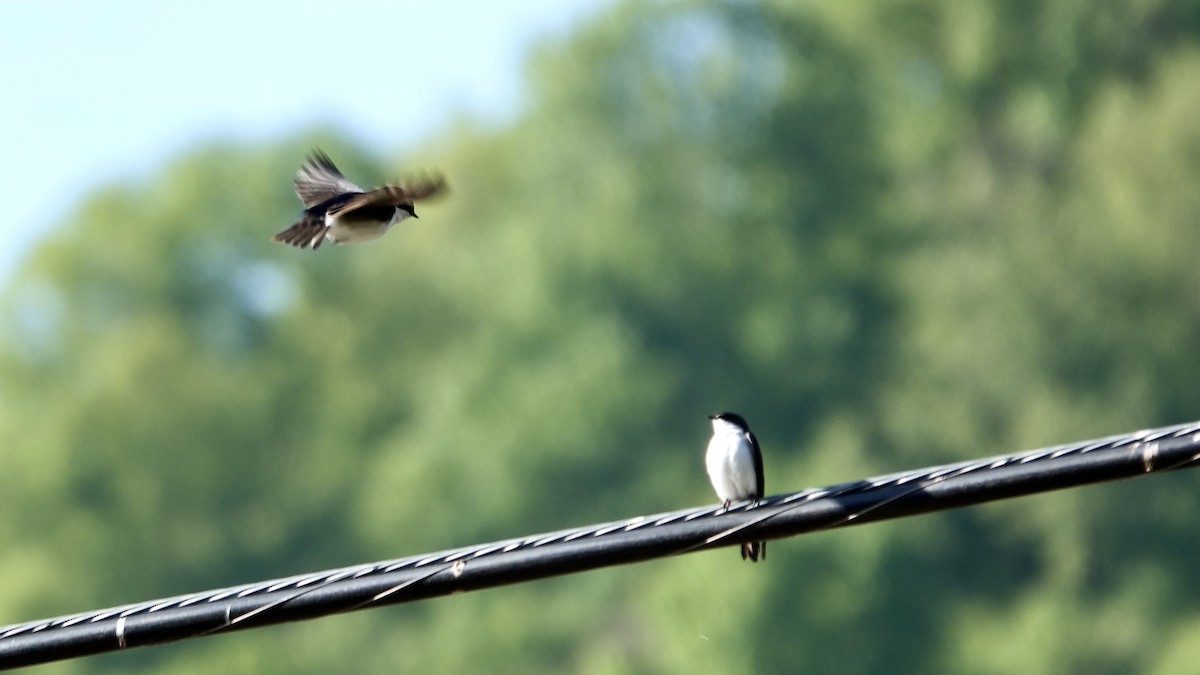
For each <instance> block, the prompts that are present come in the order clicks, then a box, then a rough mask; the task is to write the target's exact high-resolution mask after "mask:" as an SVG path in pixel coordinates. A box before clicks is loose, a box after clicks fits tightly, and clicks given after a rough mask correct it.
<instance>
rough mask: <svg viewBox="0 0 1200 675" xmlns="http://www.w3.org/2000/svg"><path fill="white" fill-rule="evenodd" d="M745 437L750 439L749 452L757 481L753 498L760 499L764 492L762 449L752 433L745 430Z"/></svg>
mask: <svg viewBox="0 0 1200 675" xmlns="http://www.w3.org/2000/svg"><path fill="white" fill-rule="evenodd" d="M746 438H748V439H750V454H751V455H753V456H754V476H755V479H756V480H757V481H758V484H757V485H756V486H755V488H756V489H755V492H754V498H755V499H762V498H763V494H764V492H763V489H764V488H765V487H766V486H765V484H764V481H763V462H762V450H761V449H759V447H758V439H757V438H755V437H754V434H753V433H751V432H749V431H747V432H746Z"/></svg>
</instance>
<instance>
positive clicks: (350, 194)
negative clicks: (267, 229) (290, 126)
mask: <svg viewBox="0 0 1200 675" xmlns="http://www.w3.org/2000/svg"><path fill="white" fill-rule="evenodd" d="M444 187H445V181H443V180H442V179H441V177H436V178H427V179H425V180H422V181H420V182H416V183H414V184H412V185H405V186H399V185H384V186H383V187H379V188H375V189H374V190H366V191H364V190H363V189H362V188H360V187H358V186H357V185H355V184H354V183H351V182H350V181H348V180H346V177H345V176H343V175H342V172H341V171H338V168H337V167H336V166H334V165H333V162H332V161H330V159H329V156H328V155H326V154H325V153H323V152H321V151H320V150H314V151H313V153H312V155H311V156H310V157H309V158H308V161H307V162H305V163H304V165H303V166H301V167H300V170H299V171H298V172H296V196H297V197H299V198H300V201H301V202H304V215H302V216H301V217H300V220H298V221H296V223H295V224H294V225H292V226H291V227H289V228H288V229H286V230H284V231H283V232H280V233H279V234H277V235H275V236H274V237H271V241H279V242H283V243H285V244H291V245H292V246H299V247H300V248H307V247H311V248H313V249H314V250H315V249H317V248H319V247H320V246H321V242H323V241H325V240H326V239H328V240H329V241H331V242H333V243H335V244H349V243H352V242H357V241H368V240H370V239H375V238H377V237H381V236H383V234H384V233H385V232H387V231H388V230H389V229H390V228H391V227H392V225H395V224H396V223H398V222H400V221H401V220H404V219H405V218H408V217H409V216H412V217H413V218H416V217H417V212H416V211H415V210H414V209H413V202H414V201H416V200H418V199H424V198H426V197H430V196H433V195H435V194H437V193H438V192H440V191H441V190H442V188H444Z"/></svg>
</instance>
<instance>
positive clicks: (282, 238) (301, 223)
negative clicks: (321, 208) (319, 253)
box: [271, 215, 329, 251]
mask: <svg viewBox="0 0 1200 675" xmlns="http://www.w3.org/2000/svg"><path fill="white" fill-rule="evenodd" d="M328 230H329V227H327V226H326V225H325V218H324V217H314V216H308V215H306V216H304V217H303V218H301V219H300V220H298V221H296V223H295V224H294V225H292V226H291V227H289V228H288V229H286V230H284V231H282V232H280V233H279V234H277V235H275V236H274V237H271V241H278V242H280V243H284V244H291V245H292V246H299V247H300V248H311V249H313V250H314V251H315V250H316V249H317V248H318V247H320V246H321V242H323V241H325V233H326V232H327V231H328Z"/></svg>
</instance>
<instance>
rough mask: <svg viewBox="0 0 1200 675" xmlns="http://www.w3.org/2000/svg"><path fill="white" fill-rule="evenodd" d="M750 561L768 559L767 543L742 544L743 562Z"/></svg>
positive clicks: (751, 542)
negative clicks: (747, 559)
mask: <svg viewBox="0 0 1200 675" xmlns="http://www.w3.org/2000/svg"><path fill="white" fill-rule="evenodd" d="M746 558H749V559H750V562H758V560H759V558H762V559H763V560H766V559H767V542H765V541H749V542H746V543H745V544H742V560H745V559H746Z"/></svg>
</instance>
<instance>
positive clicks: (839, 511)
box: [0, 422, 1200, 668]
mask: <svg viewBox="0 0 1200 675" xmlns="http://www.w3.org/2000/svg"><path fill="white" fill-rule="evenodd" d="M1197 464H1200V422H1193V423H1190V424H1183V425H1178V426H1173V427H1163V428H1159V429H1151V430H1144V431H1138V432H1134V433H1131V434H1125V435H1121V436H1111V437H1109V438H1103V439H1098V440H1092V441H1084V442H1080V443H1073V444H1069V445H1061V446H1055V447H1052V448H1044V449H1041V450H1033V451H1030V452H1024V453H1019V454H1013V455H1003V456H997V457H991V458H986V459H979V460H974V461H969V462H960V463H956V464H948V465H942V466H935V467H930V468H926V469H920V470H915V471H905V472H901V473H895V474H890V475H887V476H881V477H877V478H869V479H864V480H859V481H854V482H850V483H843V484H840V485H834V486H830V487H825V488H814V489H808V490H803V491H800V492H793V493H790V494H782V495H775V496H773V497H768V498H766V499H764V500H762V501H761V502H760V503H759V504H757V505H754V504H750V503H747V502H743V503H740V504H735V505H734V506H733V507H731V508H730V509H729V510H728V511H724V510H723V509H721V508H720V507H719V506H706V507H701V508H691V509H684V510H681V511H672V512H669V513H660V514H657V515H651V516H642V517H638V518H632V519H629V520H621V521H616V522H611V523H604V524H601V525H592V526H588V527H579V528H574V529H569V530H561V531H559V532H551V533H548V534H539V535H532V536H528V537H522V538H518V539H509V540H506V541H500V542H493V543H488V544H480V545H476V546H469V547H466V548H459V549H453V550H449V551H441V552H438V553H430V554H426V555H418V556H412V557H408V558H400V559H397V560H390V561H384V562H378V563H370V564H363V565H356V566H353V567H345V568H341V569H335V570H328V571H324V572H317V573H313V574H303V575H299V576H293V577H287V578H284V579H275V580H271V581H264V582H260V583H255V584H247V585H243V586H235V587H232V588H225V589H219V590H212V591H205V592H202V593H193V594H190V595H180V596H176V597H173V598H166V599H162V600H153V601H149V602H142V603H137V604H132V605H124V606H121V607H113V608H109V609H103V610H96V611H91V612H84V613H81V614H73V615H69V616H63V617H58V618H54V619H44V620H40V621H31V622H28V623H21V624H14V625H11V626H4V627H0V668H13V667H17V666H25V665H31V664H35V663H45V662H49V661H55V660H60V659H67V658H73V657H78V656H85V655H89V654H98V653H102V652H109V651H115V650H118V649H126V648H129V647H141V646H145V645H151V644H156V643H161V642H168V641H172V640H181V639H184V638H189V637H199V636H203V635H211V634H214V633H221V632H226V631H230V630H238V629H244V628H253V627H257V626H265V625H269V624H274V623H282V622H285V621H298V620H302V619H311V618H315V617H318V616H325V615H329V614H334V613H338V612H346V611H351V610H356V609H365V608H368V607H376V606H380V605H386V604H393V603H400V602H410V601H413V600H421V599H425V598H431V597H437V596H442V595H448V594H450V593H455V592H459V591H470V590H476V589H481V588H489V587H492V586H500V585H504V584H513V583H519V582H522V581H529V580H533V579H542V578H545V577H550V576H556V575H561V574H570V573H572V572H580V571H584V570H589V569H596V568H600V567H607V566H611V565H620V564H626V563H632V562H640V561H644V560H650V559H653V558H659V557H664V556H669V555H676V554H681V553H689V552H692V551H698V550H704V549H709V548H716V547H721V546H732V545H735V544H740V543H742V542H746V541H758V540H762V539H776V538H781V537H788V536H794V535H797V534H802V533H805V532H812V531H815V530H824V529H830V528H834V527H842V526H846V525H854V524H860V523H868V522H874V521H878V520H886V519H890V518H899V517H904V516H910V515H915V514H919V513H927V512H930V511H938V510H943V509H950V508H957V507H961V506H968V505H972V504H979V503H983V502H988V501H993V500H997V499H1005V498H1010V497H1016V496H1020V495H1027V494H1033V493H1038V492H1045V491H1049V490H1055V489H1060V488H1065V487H1072V486H1077V485H1084V484H1087V483H1097V482H1101V481H1108V480H1116V479H1119V478H1132V477H1134V476H1139V475H1143V474H1148V473H1155V472H1160V471H1170V470H1175V469H1182V468H1187V467H1194V466H1196V465H1197Z"/></svg>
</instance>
